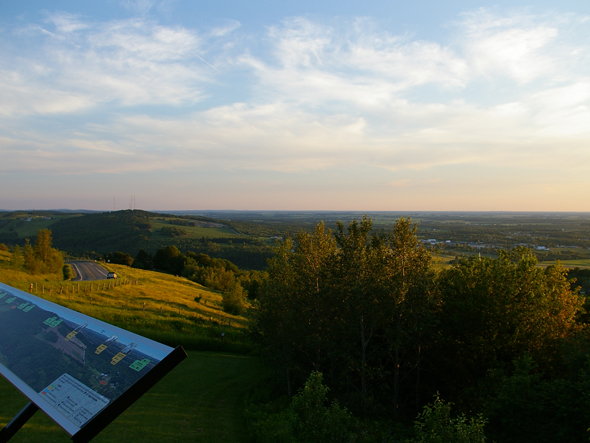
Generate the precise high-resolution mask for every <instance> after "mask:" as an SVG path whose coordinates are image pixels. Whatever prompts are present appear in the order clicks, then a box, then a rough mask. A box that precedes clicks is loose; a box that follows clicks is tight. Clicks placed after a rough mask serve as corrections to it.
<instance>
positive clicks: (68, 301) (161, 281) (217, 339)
mask: <svg viewBox="0 0 590 443" xmlns="http://www.w3.org/2000/svg"><path fill="white" fill-rule="evenodd" d="M0 252H3V251H0ZM7 266H8V258H7V256H6V254H4V255H0V282H3V283H6V284H8V285H10V286H13V287H15V288H17V289H20V290H22V291H25V292H30V285H31V283H32V284H33V291H32V294H33V295H36V296H38V297H41V298H44V299H46V300H49V301H51V302H54V303H57V304H59V305H62V306H66V307H68V308H70V309H73V310H75V311H78V312H81V313H83V314H86V315H89V316H91V317H94V318H98V319H100V320H103V321H105V322H107V323H110V324H113V325H115V326H119V327H121V328H124V329H127V330H129V331H132V332H135V333H137V334H140V335H144V336H146V337H148V338H151V339H153V340H156V341H159V342H161V343H164V344H167V345H169V346H177V345H182V346H183V347H184V348H185V349H193V350H203V351H206V350H218V351H228V352H241V353H248V352H250V351H251V349H252V346H251V344H250V343H249V341H248V339H247V336H246V331H247V326H248V322H247V319H246V318H245V317H241V316H234V315H230V314H227V313H225V312H223V309H222V306H221V300H222V296H221V293H220V292H218V291H212V290H209V289H207V288H206V287H204V286H201V285H199V284H197V283H194V282H191V281H190V280H187V279H185V278H183V277H175V276H173V275H169V274H163V273H159V272H152V271H144V270H140V269H133V268H129V267H127V266H122V265H113V264H109V265H108V266H105V267H106V268H107V269H108V270H112V271H115V272H116V273H117V275H118V277H119V278H118V279H117V280H116V281H115V280H101V281H97V282H79V283H78V282H64V281H62V280H60V277H61V276H60V275H59V274H51V275H30V274H28V273H25V272H22V271H14V270H11V269H8V268H7ZM195 299H200V301H196V300H195ZM222 333H223V334H224V338H223V339H222V336H221V334H222Z"/></svg>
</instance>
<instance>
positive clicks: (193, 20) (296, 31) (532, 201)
mask: <svg viewBox="0 0 590 443" xmlns="http://www.w3.org/2000/svg"><path fill="white" fill-rule="evenodd" d="M87 3H88V4H87ZM90 3H92V4H90ZM589 106H590V3H588V2H580V1H562V2H559V3H558V2H555V1H551V2H549V1H536V2H534V4H533V3H532V2H529V3H526V2H522V1H511V2H505V3H490V2H477V1H466V0H465V1H436V0H430V1H421V2H397V1H394V2H371V1H369V2H366V3H362V4H361V2H358V1H356V2H352V1H351V2H349V1H338V2H336V1H298V2H285V1H274V2H270V1H249V2H242V1H217V2H202V1H182V0H177V1H174V0H171V1H150V0H137V1H130V0H126V1H115V0H107V1H105V2H79V1H54V2H45V1H43V2H42V1H21V2H2V3H0V209H9V210H13V209H50V208H70V209H81V208H82V209H97V210H112V209H113V207H115V209H125V208H128V207H129V202H130V197H131V196H132V195H133V196H135V207H137V208H141V209H146V210H174V209H177V210H183V209H254V210H261V209H269V210H281V209H282V210H361V211H362V210H366V211H378V210H383V211H387V210H391V211H404V210H439V211H444V210H449V211H450V210H466V211H469V210H474V211H475V210H478V211H479V210H489V211H498V210H500V211H501V210H504V211H590V199H589V198H588V191H590V174H589V172H590V110H589Z"/></svg>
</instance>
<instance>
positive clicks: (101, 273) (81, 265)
mask: <svg viewBox="0 0 590 443" xmlns="http://www.w3.org/2000/svg"><path fill="white" fill-rule="evenodd" d="M69 264H70V266H72V268H74V271H75V272H76V277H75V278H73V279H72V281H87V280H104V279H106V278H107V270H106V269H105V268H103V267H102V266H100V265H99V264H98V263H94V262H91V261H73V262H70V263H69Z"/></svg>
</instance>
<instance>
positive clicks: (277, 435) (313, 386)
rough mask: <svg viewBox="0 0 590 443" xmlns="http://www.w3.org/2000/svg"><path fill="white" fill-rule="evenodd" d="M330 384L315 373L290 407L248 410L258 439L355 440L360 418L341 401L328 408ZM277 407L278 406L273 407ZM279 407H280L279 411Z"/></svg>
mask: <svg viewBox="0 0 590 443" xmlns="http://www.w3.org/2000/svg"><path fill="white" fill-rule="evenodd" d="M327 393H328V387H327V386H324V384H323V382H322V374H321V372H315V371H314V372H312V373H311V375H310V376H309V378H308V379H307V382H306V383H305V386H304V387H303V388H301V389H300V390H299V393H298V394H297V395H296V396H295V397H293V400H292V401H291V404H290V405H289V406H287V407H286V408H280V407H279V408H277V407H276V405H273V404H269V405H263V406H259V407H254V408H252V407H251V408H250V409H249V410H247V415H248V416H249V417H250V419H251V423H252V428H253V431H254V434H255V435H256V441H258V442H262V443H275V442H276V443H283V442H287V443H298V442H301V443H303V442H305V443H315V442H317V443H332V442H333V443H343V442H347V441H351V440H352V439H353V435H354V434H353V430H354V428H355V427H356V426H357V423H356V420H355V419H354V417H353V416H352V414H351V413H350V412H349V411H348V410H347V409H346V408H341V407H340V405H339V404H338V402H337V401H334V402H332V404H331V405H330V406H329V407H328V406H326V402H327ZM273 406H274V407H273ZM277 409H278V410H277Z"/></svg>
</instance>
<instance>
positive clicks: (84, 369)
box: [0, 283, 186, 443]
mask: <svg viewBox="0 0 590 443" xmlns="http://www.w3.org/2000/svg"><path fill="white" fill-rule="evenodd" d="M184 358H186V353H185V352H184V350H183V349H182V347H180V346H179V347H177V348H176V349H173V348H171V347H168V346H165V345H162V344H160V343H157V342H155V341H153V340H149V339H147V338H145V337H142V336H140V335H137V334H134V333H132V332H129V331H126V330H124V329H121V328H117V327H115V326H112V325H110V324H108V323H105V322H102V321H100V320H97V319H95V318H92V317H89V316H87V315H84V314H81V313H79V312H76V311H73V310H71V309H67V308H65V307H63V306H59V305H57V304H55V303H51V302H48V301H46V300H44V299H41V298H38V297H35V296H33V295H31V294H27V293H26V292H23V291H20V290H18V289H15V288H12V287H10V286H7V285H4V284H2V283H0V374H2V375H3V376H4V377H5V378H6V379H7V380H8V381H10V382H11V383H12V384H13V385H14V386H15V387H16V388H17V389H19V390H20V391H21V392H22V393H23V394H24V395H25V396H26V397H28V398H29V400H30V401H31V403H30V404H29V405H27V406H25V408H24V409H23V410H22V411H21V412H20V413H19V414H18V415H17V416H15V418H14V419H13V420H12V421H11V422H10V423H8V424H7V425H6V427H5V428H4V429H2V431H0V443H5V442H7V441H8V440H9V439H10V438H11V437H12V436H13V435H14V434H15V433H16V432H17V431H18V430H19V429H20V428H21V427H22V426H23V425H24V423H26V421H27V420H28V419H29V418H30V417H31V416H32V415H33V414H34V413H35V412H36V411H37V410H38V409H41V410H42V411H43V412H45V413H46V414H47V415H49V416H50V417H51V418H52V419H53V420H54V421H55V422H56V423H57V424H59V425H60V426H61V427H62V428H63V429H64V430H65V431H66V432H67V433H68V434H70V436H71V439H72V440H73V441H74V442H76V443H85V442H88V441H90V440H91V439H92V438H94V437H95V436H96V435H97V434H98V433H99V432H100V431H102V429H104V428H105V427H106V426H107V425H108V424H109V423H111V422H112V421H113V420H114V419H115V418H116V417H117V416H119V415H120V414H121V413H122V412H123V411H124V410H125V409H127V408H128V407H129V406H130V405H131V404H132V403H133V402H135V400H137V399H138V398H139V397H141V396H142V395H143V394H144V393H145V392H147V390H148V389H150V388H151V387H152V386H153V385H154V384H156V383H157V382H158V380H160V379H161V378H162V377H164V376H165V375H166V374H167V373H168V372H170V371H171V370H172V369H173V368H174V367H175V366H176V365H178V364H179V363H180V362H181V361H182V360H183V359H184Z"/></svg>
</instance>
